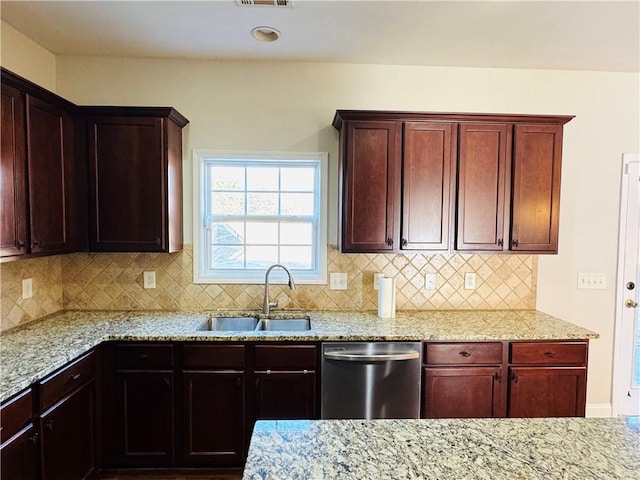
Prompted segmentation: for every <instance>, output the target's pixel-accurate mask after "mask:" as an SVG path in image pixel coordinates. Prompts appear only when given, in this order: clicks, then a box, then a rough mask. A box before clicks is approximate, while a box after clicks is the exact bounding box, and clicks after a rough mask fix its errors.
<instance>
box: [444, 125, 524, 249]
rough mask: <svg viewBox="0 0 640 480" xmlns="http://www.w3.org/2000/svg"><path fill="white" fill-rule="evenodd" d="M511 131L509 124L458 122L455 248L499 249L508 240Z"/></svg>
mask: <svg viewBox="0 0 640 480" xmlns="http://www.w3.org/2000/svg"><path fill="white" fill-rule="evenodd" d="M511 131H512V126H511V125H510V124H500V123H496V124H483V123H465V124H461V125H460V135H459V142H460V147H459V152H458V199H457V200H458V202H457V224H456V227H457V228H456V245H455V249H456V250H502V249H503V248H504V245H505V243H507V244H508V243H509V242H508V239H507V236H506V235H507V234H508V231H505V228H506V226H507V225H508V215H509V208H508V206H509V191H510V188H509V185H510V183H509V175H510V172H511V162H510V161H509V159H510V158H511ZM505 239H507V240H505Z"/></svg>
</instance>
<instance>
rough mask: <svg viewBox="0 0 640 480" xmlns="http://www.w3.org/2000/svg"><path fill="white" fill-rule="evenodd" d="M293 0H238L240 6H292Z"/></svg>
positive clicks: (237, 3)
mask: <svg viewBox="0 0 640 480" xmlns="http://www.w3.org/2000/svg"><path fill="white" fill-rule="evenodd" d="M291 3H292V2H291V0H236V5H238V6H239V7H290V6H291Z"/></svg>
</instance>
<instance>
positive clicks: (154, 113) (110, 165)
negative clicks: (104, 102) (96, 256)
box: [83, 107, 187, 252]
mask: <svg viewBox="0 0 640 480" xmlns="http://www.w3.org/2000/svg"><path fill="white" fill-rule="evenodd" d="M83 111H84V112H85V113H86V114H87V116H88V117H87V131H88V134H87V136H88V144H89V152H88V156H89V231H90V235H89V245H90V249H91V250H93V251H141V252H142V251H151V252H154V251H155V252H174V251H178V250H180V249H182V127H183V126H184V125H186V123H187V120H186V119H184V117H182V116H181V115H180V114H178V113H177V112H175V110H173V109H165V108H155V109H153V108H146V109H145V108H136V107H131V108H128V109H127V108H114V109H109V108H106V107H103V108H98V107H96V108H86V109H83Z"/></svg>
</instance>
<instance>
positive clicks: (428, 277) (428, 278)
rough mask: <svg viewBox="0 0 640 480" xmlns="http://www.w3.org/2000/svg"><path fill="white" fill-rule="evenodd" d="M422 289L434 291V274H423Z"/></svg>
mask: <svg viewBox="0 0 640 480" xmlns="http://www.w3.org/2000/svg"><path fill="white" fill-rule="evenodd" d="M424 288H425V290H435V289H436V274H435V273H425V274H424Z"/></svg>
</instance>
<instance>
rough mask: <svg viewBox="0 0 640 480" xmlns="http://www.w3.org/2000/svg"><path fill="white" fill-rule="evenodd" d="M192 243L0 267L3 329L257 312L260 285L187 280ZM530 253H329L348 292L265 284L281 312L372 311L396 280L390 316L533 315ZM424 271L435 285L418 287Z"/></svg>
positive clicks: (331, 267) (534, 274)
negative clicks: (380, 277) (82, 313)
mask: <svg viewBox="0 0 640 480" xmlns="http://www.w3.org/2000/svg"><path fill="white" fill-rule="evenodd" d="M192 253H193V251H192V247H191V245H185V248H184V250H183V251H182V252H179V253H174V254H166V253H74V254H70V255H62V256H57V257H45V258H41V259H31V260H21V261H17V262H11V263H7V264H3V265H2V267H1V274H2V329H3V330H5V329H7V328H10V327H13V326H15V325H18V324H20V323H24V322H27V321H30V320H34V319H36V318H39V317H42V316H45V315H48V314H50V313H54V312H56V311H58V310H61V309H67V310H122V309H133V310H158V309H165V310H202V309H214V308H224V309H259V308H260V306H261V302H262V295H263V287H262V285H219V284H216V285H201V284H194V283H193V259H192ZM537 264H538V260H537V257H536V256H534V255H491V254H487V255H477V254H454V255H449V254H429V255H425V254H421V253H414V254H342V253H339V252H338V251H337V249H336V247H335V246H330V247H329V258H328V271H329V272H330V273H331V272H346V273H347V275H348V290H330V289H329V287H328V285H298V286H297V288H296V290H294V291H291V290H289V289H288V288H287V287H286V286H284V285H282V286H281V285H273V286H272V288H271V295H272V297H274V298H276V299H277V300H278V302H279V305H280V307H286V308H303V309H323V310H375V309H376V308H377V292H376V291H374V290H373V276H374V274H375V273H383V274H385V275H386V276H393V277H396V281H397V299H396V306H397V308H398V310H469V309H483V310H497V309H533V308H535V301H536V277H537ZM149 270H152V271H155V272H156V283H157V288H155V289H149V290H145V289H143V287H142V285H143V281H142V272H143V271H149ZM466 272H475V273H476V276H477V279H476V285H477V288H476V289H475V290H465V289H464V274H465V273H466ZM426 273H435V274H436V286H437V287H436V289H435V290H425V288H424V278H425V274H426ZM29 276H32V277H33V278H34V298H33V299H30V300H29V301H25V300H22V299H21V279H22V278H28V277H29Z"/></svg>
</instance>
